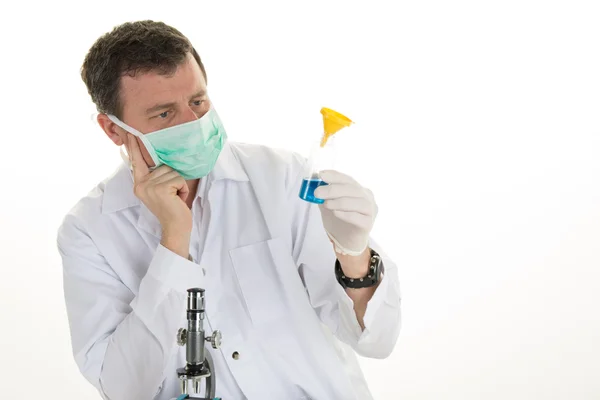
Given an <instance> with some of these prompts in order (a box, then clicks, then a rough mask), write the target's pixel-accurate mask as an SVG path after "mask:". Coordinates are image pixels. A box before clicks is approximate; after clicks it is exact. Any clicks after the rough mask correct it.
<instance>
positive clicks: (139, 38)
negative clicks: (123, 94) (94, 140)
mask: <svg viewBox="0 0 600 400" xmlns="http://www.w3.org/2000/svg"><path fill="white" fill-rule="evenodd" d="M189 53H191V54H192V55H193V57H194V58H195V59H196V62H198V65H199V66H200V69H201V70H202V74H203V75H204V78H205V79H206V71H205V69H204V65H203V64H202V61H201V60H200V56H199V55H198V53H197V52H196V50H195V49H194V47H193V46H192V44H191V43H190V41H189V39H188V38H186V37H185V36H184V35H183V34H182V33H181V32H179V31H178V30H177V29H175V28H173V27H171V26H169V25H167V24H165V23H163V22H155V21H150V20H147V21H136V22H126V23H124V24H121V25H119V26H117V27H115V28H113V30H112V31H111V32H108V33H105V34H104V35H102V36H101V37H100V38H98V40H96V42H95V43H94V44H93V45H92V47H91V48H90V50H89V51H88V53H87V55H86V56H85V60H84V61H83V65H82V67H81V78H82V79H83V82H84V83H85V85H86V86H87V90H88V93H89V94H90V96H91V97H92V101H93V102H94V104H96V109H97V110H98V112H100V113H106V114H115V115H116V116H117V117H119V118H121V116H122V112H123V104H121V101H120V96H119V92H120V82H121V77H122V76H124V75H129V76H135V75H136V74H138V73H146V72H150V71H153V72H157V73H159V74H161V75H172V74H173V73H175V70H176V69H177V67H178V66H179V65H181V64H183V63H184V62H185V60H186V57H187V55H188V54H189Z"/></svg>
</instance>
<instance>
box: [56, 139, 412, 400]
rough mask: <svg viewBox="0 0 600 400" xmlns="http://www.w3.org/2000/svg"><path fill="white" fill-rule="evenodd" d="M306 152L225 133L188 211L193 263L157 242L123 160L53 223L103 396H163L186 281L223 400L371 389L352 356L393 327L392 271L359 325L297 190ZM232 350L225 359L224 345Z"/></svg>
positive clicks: (348, 395) (378, 353)
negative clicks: (200, 295)
mask: <svg viewBox="0 0 600 400" xmlns="http://www.w3.org/2000/svg"><path fill="white" fill-rule="evenodd" d="M303 164H304V159H302V158H301V157H299V156H297V155H296V154H294V153H289V152H283V151H279V150H273V149H269V148H267V147H263V146H257V145H248V144H240V143H231V142H229V143H227V144H226V146H225V148H224V149H223V151H222V153H221V155H220V157H219V159H218V161H217V164H216V165H215V168H214V169H213V171H212V172H211V173H210V174H209V175H208V176H207V177H206V178H204V179H202V180H201V184H200V185H199V188H198V191H197V193H196V198H195V200H194V204H193V207H192V214H193V218H194V228H193V233H192V238H191V244H190V254H191V256H192V258H193V261H190V260H187V259H184V258H182V257H180V256H178V255H176V254H174V253H172V252H171V251H169V250H167V249H166V248H164V247H163V246H161V245H160V233H161V231H160V224H159V222H158V220H157V219H156V217H154V215H153V214H152V213H151V212H150V211H149V210H148V209H147V208H146V207H145V206H144V205H143V204H142V203H141V202H140V201H139V199H137V198H136V197H135V195H134V194H133V190H132V187H133V180H132V174H131V171H130V169H129V167H128V165H127V164H125V163H124V164H123V165H121V166H120V167H119V169H118V170H117V171H116V172H115V173H114V174H113V175H112V176H111V177H109V178H108V179H106V180H105V181H104V182H102V183H101V184H99V185H98V186H97V187H96V188H95V189H94V190H93V191H92V192H90V193H89V194H88V195H87V196H86V197H85V198H83V199H81V200H80V201H79V202H78V203H77V205H76V206H75V207H74V208H73V209H72V210H71V211H70V212H69V213H68V215H67V216H66V217H65V219H64V222H63V224H62V225H61V227H60V230H59V233H58V248H59V251H60V254H61V256H62V260H63V268H64V291H65V300H66V306H67V312H68V317H69V323H70V329H71V339H72V347H73V353H74V357H75V360H76V362H77V365H78V366H79V368H80V370H81V372H82V374H83V375H84V376H85V377H86V378H87V380H88V381H90V382H91V383H92V384H93V385H94V386H95V387H96V388H97V389H98V390H99V392H100V393H101V395H102V396H103V397H104V398H105V399H110V400H133V399H136V400H138V399H160V400H162V399H171V398H174V397H176V396H177V395H179V394H180V389H179V382H178V379H177V375H176V369H177V368H180V367H183V366H184V365H185V353H184V348H183V347H179V346H177V344H176V333H177V331H178V329H179V328H181V327H186V326H187V325H186V315H185V308H186V295H187V293H186V290H187V289H188V288H191V287H202V288H204V289H205V290H206V316H207V319H206V320H205V322H204V328H205V330H206V332H207V334H208V335H209V334H211V333H212V331H213V330H214V329H218V330H220V331H221V332H222V335H223V344H222V347H221V348H220V349H219V350H213V349H212V348H209V351H211V354H212V355H213V359H214V360H215V373H216V377H217V378H216V379H217V385H216V387H217V395H218V396H219V397H222V398H223V399H224V400H234V399H235V400H237V399H248V400H262V399H264V398H273V399H286V400H296V399H313V400H333V399H336V400H337V399H340V400H342V399H343V400H350V399H360V400H365V399H371V398H372V397H371V394H370V392H369V389H368V387H367V384H366V382H365V379H364V377H363V374H362V372H361V370H360V367H359V364H358V362H357V359H356V355H355V352H356V353H358V354H360V355H362V356H365V357H374V358H383V357H386V356H388V355H389V354H390V352H391V351H392V349H393V347H394V345H395V343H396V341H397V338H398V334H399V329H400V294H399V283H398V273H397V268H396V266H395V265H394V263H393V262H392V261H391V260H390V259H389V258H387V257H386V256H385V254H383V252H382V251H381V249H380V248H378V247H377V245H376V244H375V243H373V242H371V243H370V245H371V247H373V248H374V249H375V250H377V251H378V252H379V253H380V254H381V255H382V256H383V260H384V265H385V274H384V276H383V279H382V281H381V284H380V285H379V287H378V288H377V290H376V291H375V294H374V296H373V298H372V299H371V300H370V302H369V304H368V307H367V312H366V315H365V318H364V322H365V326H366V327H365V330H364V331H362V332H361V329H360V326H359V324H358V321H357V319H356V315H355V313H354V310H353V303H352V300H351V299H350V298H349V297H348V296H347V294H346V293H345V291H344V290H343V288H342V287H341V286H340V285H339V284H338V283H337V282H336V280H335V275H334V262H335V253H334V252H333V249H332V246H331V243H330V242H329V240H328V238H327V236H326V233H325V231H324V229H323V225H322V223H321V219H320V214H319V209H318V207H317V206H316V205H314V204H310V203H307V202H304V201H302V200H300V199H299V198H298V192H299V188H300V182H301V177H302V172H303V171H302V168H303ZM234 352H237V354H238V355H239V357H236V358H237V359H234V358H233V357H232V354H233V353H234Z"/></svg>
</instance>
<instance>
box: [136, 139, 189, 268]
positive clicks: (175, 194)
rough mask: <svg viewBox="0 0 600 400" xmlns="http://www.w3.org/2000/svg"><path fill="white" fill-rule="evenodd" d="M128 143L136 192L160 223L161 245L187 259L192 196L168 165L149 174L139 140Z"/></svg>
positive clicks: (179, 176) (184, 183) (180, 178)
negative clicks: (189, 203)
mask: <svg viewBox="0 0 600 400" xmlns="http://www.w3.org/2000/svg"><path fill="white" fill-rule="evenodd" d="M127 140H128V143H127V153H128V154H129V159H130V161H131V167H132V169H133V192H134V193H135V195H136V196H137V197H138V198H139V199H140V200H141V201H142V203H144V205H146V207H148V209H149V210H150V211H151V212H152V214H154V215H155V216H156V218H157V219H158V221H159V222H160V225H161V227H162V240H161V244H162V245H163V246H164V247H166V248H168V249H169V250H171V251H172V252H174V253H176V254H179V255H180V256H182V257H184V258H187V257H188V255H189V244H190V234H191V232H192V212H191V210H190V209H189V208H188V206H187V204H186V203H185V200H186V199H187V197H188V196H189V194H190V190H189V188H188V186H187V183H186V182H185V179H183V177H182V176H181V175H180V174H179V173H177V172H176V171H174V170H173V169H172V168H171V167H168V166H166V165H161V166H160V167H158V168H156V169H155V170H154V171H150V170H149V168H148V165H147V164H146V161H144V158H143V157H142V153H141V151H140V147H139V145H138V142H137V139H136V137H135V136H133V135H132V134H129V133H128V134H127Z"/></svg>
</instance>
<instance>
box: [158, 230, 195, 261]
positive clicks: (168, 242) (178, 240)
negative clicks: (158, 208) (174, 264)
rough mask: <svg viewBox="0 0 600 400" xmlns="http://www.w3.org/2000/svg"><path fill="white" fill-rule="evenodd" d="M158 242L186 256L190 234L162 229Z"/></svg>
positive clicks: (187, 254)
mask: <svg viewBox="0 0 600 400" xmlns="http://www.w3.org/2000/svg"><path fill="white" fill-rule="evenodd" d="M160 244H161V245H162V246H163V247H165V248H167V249H169V250H170V251H172V252H173V253H175V254H177V255H179V256H181V257H183V258H188V256H189V251H190V250H189V249H190V234H189V233H185V232H177V231H175V232H173V231H167V230H163V234H162V238H161V241H160Z"/></svg>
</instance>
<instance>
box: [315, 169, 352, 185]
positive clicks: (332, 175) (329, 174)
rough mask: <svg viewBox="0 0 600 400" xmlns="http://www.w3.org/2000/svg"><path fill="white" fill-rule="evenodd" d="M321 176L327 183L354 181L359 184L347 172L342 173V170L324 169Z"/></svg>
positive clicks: (320, 173)
mask: <svg viewBox="0 0 600 400" xmlns="http://www.w3.org/2000/svg"><path fill="white" fill-rule="evenodd" d="M319 177H320V178H321V179H322V180H323V181H325V182H327V183H354V184H357V182H356V181H355V180H354V178H352V177H350V176H348V175H346V174H342V173H341V172H338V171H334V170H331V169H327V170H323V171H321V172H319Z"/></svg>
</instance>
